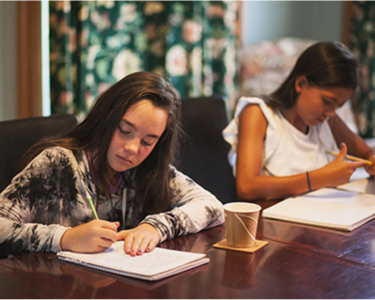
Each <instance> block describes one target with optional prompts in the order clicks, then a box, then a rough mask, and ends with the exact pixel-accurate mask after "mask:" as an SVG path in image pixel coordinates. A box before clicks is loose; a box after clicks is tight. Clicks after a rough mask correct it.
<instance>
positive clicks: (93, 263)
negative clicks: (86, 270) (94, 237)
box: [57, 241, 210, 281]
mask: <svg viewBox="0 0 375 300" xmlns="http://www.w3.org/2000/svg"><path fill="white" fill-rule="evenodd" d="M57 256H58V257H59V259H61V260H64V261H68V262H72V263H76V264H79V265H84V266H87V267H91V268H94V269H98V270H102V271H106V272H111V273H115V274H118V275H124V276H129V277H134V278H139V279H144V280H149V281H154V280H159V279H162V278H165V277H169V276H172V275H174V274H178V273H181V272H183V271H186V270H189V269H192V268H195V267H197V266H200V265H203V264H206V263H208V262H209V260H210V259H209V258H208V257H206V255H205V254H199V253H190V252H184V251H177V250H169V249H163V248H155V250H154V251H152V252H150V253H145V254H143V255H141V256H135V257H132V256H130V255H128V254H125V252H124V242H123V241H119V242H116V243H114V244H113V245H112V247H110V248H108V249H106V250H104V251H103V252H99V253H75V252H70V251H60V252H58V253H57Z"/></svg>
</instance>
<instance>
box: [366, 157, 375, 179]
mask: <svg viewBox="0 0 375 300" xmlns="http://www.w3.org/2000/svg"><path fill="white" fill-rule="evenodd" d="M368 160H369V161H371V162H372V166H369V165H365V170H366V172H367V173H369V174H370V175H371V176H374V174H375V171H374V167H375V155H372V156H371V157H370V158H368Z"/></svg>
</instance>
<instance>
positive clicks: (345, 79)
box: [263, 42, 358, 109]
mask: <svg viewBox="0 0 375 300" xmlns="http://www.w3.org/2000/svg"><path fill="white" fill-rule="evenodd" d="M300 76H305V77H306V79H307V81H308V82H309V83H310V84H311V85H314V86H317V87H320V88H333V87H346V88H349V89H352V90H353V92H354V90H355V89H356V88H357V84H358V62H357V58H356V57H355V55H354V54H353V53H352V52H351V51H350V50H349V49H348V48H347V47H346V46H345V45H343V44H342V43H340V42H318V43H315V44H313V45H312V46H310V47H308V48H307V49H306V50H305V51H304V52H303V53H302V54H301V55H300V56H299V58H298V59H297V62H296V64H295V65H294V68H293V69H292V71H291V72H290V74H289V76H288V77H287V78H286V79H285V80H284V82H283V83H282V84H281V85H280V86H279V88H278V89H277V90H276V91H274V92H273V93H271V94H270V95H268V96H263V98H264V100H265V102H266V103H267V104H268V105H269V106H270V107H271V108H273V109H288V108H291V107H293V105H294V104H295V102H296V100H297V96H298V94H297V93H296V90H295V81H296V79H297V78H298V77H300Z"/></svg>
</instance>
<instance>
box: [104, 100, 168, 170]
mask: <svg viewBox="0 0 375 300" xmlns="http://www.w3.org/2000/svg"><path fill="white" fill-rule="evenodd" d="M167 120H168V114H167V112H166V111H165V110H163V109H161V108H158V107H155V106H154V104H153V103H152V102H151V101H150V100H146V99H144V100H141V101H139V102H137V103H135V104H133V105H132V106H130V108H129V109H128V110H127V112H126V113H125V115H124V116H123V118H122V120H121V122H120V124H119V125H118V127H117V129H116V130H115V132H114V134H113V136H112V141H111V143H110V145H109V148H108V152H107V159H108V164H109V166H110V168H111V170H112V171H113V176H115V175H116V174H117V173H118V172H124V171H126V170H129V169H131V168H134V167H136V166H138V165H139V164H141V163H142V162H143V161H144V160H145V159H146V158H147V156H148V155H149V154H150V153H151V151H152V150H153V149H154V147H155V145H156V143H157V142H158V141H159V139H160V137H161V135H162V134H163V132H164V130H165V127H166V125H167Z"/></svg>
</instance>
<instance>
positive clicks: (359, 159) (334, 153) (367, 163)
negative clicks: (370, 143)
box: [326, 150, 373, 166]
mask: <svg viewBox="0 0 375 300" xmlns="http://www.w3.org/2000/svg"><path fill="white" fill-rule="evenodd" d="M326 153H327V154H330V155H334V156H337V155H339V154H338V153H337V152H334V151H328V150H326ZM345 158H346V159H349V160H353V161H359V162H363V163H365V164H366V165H369V166H372V165H373V164H372V162H371V161H369V160H366V159H362V158H358V157H355V156H351V155H345Z"/></svg>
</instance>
